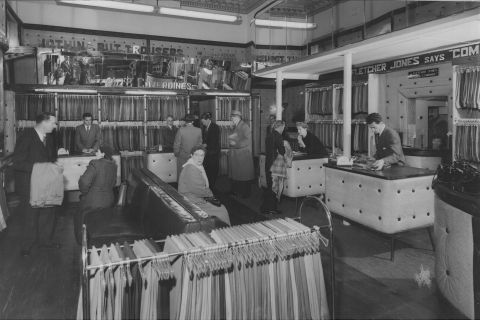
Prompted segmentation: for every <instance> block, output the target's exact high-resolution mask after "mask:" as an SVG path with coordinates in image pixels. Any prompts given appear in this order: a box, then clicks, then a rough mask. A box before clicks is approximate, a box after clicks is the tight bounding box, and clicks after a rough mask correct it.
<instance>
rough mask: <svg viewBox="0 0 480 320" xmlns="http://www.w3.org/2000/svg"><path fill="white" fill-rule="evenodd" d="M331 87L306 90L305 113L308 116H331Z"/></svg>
mask: <svg viewBox="0 0 480 320" xmlns="http://www.w3.org/2000/svg"><path fill="white" fill-rule="evenodd" d="M332 92H333V89H332V87H324V88H315V89H311V90H306V92H305V94H306V95H307V99H306V103H307V106H306V107H307V112H308V113H309V114H319V115H331V114H332V113H333V99H332V94H333V93H332Z"/></svg>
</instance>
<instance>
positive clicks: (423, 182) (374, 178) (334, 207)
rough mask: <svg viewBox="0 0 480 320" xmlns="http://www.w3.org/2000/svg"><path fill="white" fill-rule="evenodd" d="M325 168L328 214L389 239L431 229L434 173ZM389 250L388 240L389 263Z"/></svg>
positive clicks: (406, 170)
mask: <svg viewBox="0 0 480 320" xmlns="http://www.w3.org/2000/svg"><path fill="white" fill-rule="evenodd" d="M325 167H326V171H325V175H326V182H325V183H326V192H325V198H326V199H325V200H326V204H327V206H328V208H329V209H330V210H331V211H332V212H334V213H336V214H338V215H340V216H342V217H345V218H346V219H348V220H351V221H354V222H357V223H359V224H361V225H364V226H366V227H369V228H371V229H373V230H376V231H378V232H381V233H385V234H389V235H393V234H395V233H399V232H403V231H408V230H412V229H419V228H425V227H430V226H432V225H433V219H434V207H433V195H434V194H433V190H432V187H431V184H432V178H433V175H434V171H431V170H427V169H419V168H411V167H401V166H392V167H390V168H386V169H384V170H383V171H378V172H377V171H371V170H364V169H355V168H353V169H352V168H343V167H336V166H334V165H330V164H326V165H325ZM393 250H394V238H393V237H392V252H391V253H392V255H391V259H393Z"/></svg>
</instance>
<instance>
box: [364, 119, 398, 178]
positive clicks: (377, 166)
mask: <svg viewBox="0 0 480 320" xmlns="http://www.w3.org/2000/svg"><path fill="white" fill-rule="evenodd" d="M367 125H368V127H369V128H370V129H371V130H372V131H373V133H374V134H375V145H376V148H377V151H376V152H375V159H376V160H377V161H375V162H374V163H373V164H372V168H373V169H374V170H382V169H383V168H384V167H389V166H391V165H392V164H398V165H404V164H405V156H404V155H403V150H402V143H401V141H400V136H399V135H398V133H397V132H396V131H395V130H393V129H390V128H388V127H386V126H385V123H383V119H382V116H381V115H380V114H378V113H370V114H369V115H368V116H367Z"/></svg>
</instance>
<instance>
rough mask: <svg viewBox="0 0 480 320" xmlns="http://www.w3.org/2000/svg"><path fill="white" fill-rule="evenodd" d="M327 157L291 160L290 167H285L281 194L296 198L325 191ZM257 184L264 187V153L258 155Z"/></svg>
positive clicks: (265, 184) (265, 183)
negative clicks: (258, 170)
mask: <svg viewBox="0 0 480 320" xmlns="http://www.w3.org/2000/svg"><path fill="white" fill-rule="evenodd" d="M327 162H328V158H319V159H298V160H296V159H295V158H294V160H293V161H292V167H291V168H288V169H287V180H286V181H285V188H284V189H283V194H284V195H286V196H287V197H292V198H297V197H305V196H311V195H315V194H323V193H325V168H324V166H323V165H324V164H325V163H327ZM259 165H260V168H259V169H260V175H259V184H260V186H261V187H266V186H267V182H266V178H265V155H260V161H259Z"/></svg>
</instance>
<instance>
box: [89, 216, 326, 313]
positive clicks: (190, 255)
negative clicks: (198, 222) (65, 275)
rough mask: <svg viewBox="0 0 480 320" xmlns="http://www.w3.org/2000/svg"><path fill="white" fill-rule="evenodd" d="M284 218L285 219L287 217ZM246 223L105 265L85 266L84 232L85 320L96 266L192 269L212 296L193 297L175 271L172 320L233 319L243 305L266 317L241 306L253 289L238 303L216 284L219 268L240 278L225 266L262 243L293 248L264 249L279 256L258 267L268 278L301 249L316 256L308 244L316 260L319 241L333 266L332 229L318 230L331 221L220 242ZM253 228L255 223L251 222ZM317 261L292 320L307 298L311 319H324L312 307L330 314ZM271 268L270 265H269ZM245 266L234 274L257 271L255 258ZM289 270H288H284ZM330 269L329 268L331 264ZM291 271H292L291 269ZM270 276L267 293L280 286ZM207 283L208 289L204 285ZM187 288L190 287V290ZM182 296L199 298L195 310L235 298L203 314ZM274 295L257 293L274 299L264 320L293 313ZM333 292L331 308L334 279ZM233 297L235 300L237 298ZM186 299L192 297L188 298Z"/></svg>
mask: <svg viewBox="0 0 480 320" xmlns="http://www.w3.org/2000/svg"><path fill="white" fill-rule="evenodd" d="M329 221H331V220H329ZM284 222H285V223H287V221H286V220H285V221H284ZM270 223H271V224H272V225H273V223H276V224H277V225H282V223H281V221H280V220H276V221H268V222H265V224H266V225H267V224H270ZM295 223H297V222H295ZM297 224H298V225H301V224H299V223H297ZM255 225H260V224H255ZM248 226H249V225H241V226H236V227H232V228H225V229H217V230H218V231H217V232H216V233H215V231H213V232H212V233H211V234H210V235H211V238H210V239H206V238H205V239H206V240H207V242H208V241H212V242H210V243H209V244H208V246H206V247H193V248H189V249H186V250H183V251H179V252H170V253H166V252H157V253H158V255H154V256H150V257H138V258H137V259H131V260H125V261H118V262H115V263H108V264H98V265H95V266H90V265H87V259H88V253H89V252H90V253H92V250H87V247H86V236H85V234H86V233H85V232H84V240H83V247H82V263H83V268H82V292H83V304H82V308H83V315H84V318H87V317H88V316H89V315H90V311H91V310H90V305H89V301H90V291H89V290H90V288H89V277H91V276H92V272H99V271H96V270H100V271H101V272H103V271H104V270H106V271H105V272H114V271H113V270H114V269H115V268H116V267H119V266H124V265H126V266H127V267H129V266H130V265H133V264H135V263H140V264H146V265H148V263H149V262H151V261H154V262H155V261H156V260H158V259H160V260H161V261H162V262H165V261H170V263H171V265H172V266H173V267H174V268H177V267H178V266H181V267H182V270H184V269H185V268H187V269H185V270H192V271H191V272H193V275H195V274H196V276H195V278H193V279H197V280H193V281H194V282H193V283H194V285H195V283H198V284H197V285H203V286H204V289H205V288H210V289H208V290H212V292H210V291H208V292H209V294H211V296H208V297H209V298H205V297H203V295H197V294H196V293H195V289H192V288H190V287H188V289H187V287H185V285H187V283H190V284H191V281H192V278H190V277H189V276H187V277H186V278H185V277H184V276H183V272H184V271H179V273H177V274H176V281H177V282H179V283H180V285H182V288H183V289H182V291H181V295H176V294H175V292H174V291H172V293H170V300H171V302H170V305H171V306H174V307H171V308H172V309H173V308H178V310H177V312H176V313H175V311H171V312H173V313H170V317H172V316H173V317H174V318H176V319H189V318H214V315H217V316H218V315H219V314H220V313H221V312H223V313H221V314H222V315H223V316H224V317H226V318H227V319H232V318H237V317H238V316H239V313H238V312H241V309H242V308H241V307H240V305H242V306H243V308H244V309H243V310H244V312H246V313H243V315H245V314H249V315H250V317H258V316H260V317H261V318H265V313H261V314H260V315H259V314H257V316H255V315H254V311H253V310H248V308H247V309H245V303H246V301H247V300H248V301H250V303H253V300H252V299H253V292H252V296H251V297H248V298H246V297H245V296H244V298H243V300H241V303H239V300H238V299H239V296H238V295H237V292H236V291H235V290H234V289H233V288H234V287H232V290H233V291H225V292H223V291H222V289H223V288H225V290H227V289H226V288H227V287H228V283H223V280H222V282H221V283H218V280H219V279H223V272H225V275H224V276H225V277H227V274H228V276H229V277H230V281H232V278H231V277H234V278H235V277H236V276H238V273H237V271H235V270H233V271H232V270H230V272H228V273H227V269H226V268H229V267H228V265H229V264H231V263H233V261H237V260H236V258H237V257H238V255H239V254H240V253H241V252H243V254H247V256H248V253H247V252H249V250H250V254H253V255H254V256H256V257H261V256H262V254H265V253H266V252H263V253H262V252H261V250H260V251H259V250H258V249H260V248H262V246H265V248H267V247H268V246H272V245H273V247H272V249H273V248H275V245H279V244H281V243H284V244H290V246H289V247H290V248H288V246H287V247H285V248H284V249H285V250H287V251H285V252H291V253H290V255H289V256H288V258H287V257H286V256H285V257H284V258H282V256H281V251H282V249H281V248H280V251H277V249H279V248H278V247H277V249H273V250H267V252H268V254H267V256H268V257H270V258H272V257H273V258H275V261H277V259H278V261H277V262H274V261H273V260H272V261H270V262H267V261H269V260H268V258H267V260H265V261H266V264H265V263H260V264H259V265H258V268H260V269H262V268H263V269H262V270H264V271H263V272H265V271H267V272H268V270H270V272H273V273H270V274H271V276H272V275H273V274H276V275H277V276H279V275H280V274H281V273H279V272H280V269H278V268H281V267H280V266H282V265H284V266H286V267H288V263H287V260H290V266H291V268H293V265H292V263H293V260H295V261H297V260H296V259H302V257H303V254H302V253H301V252H305V254H306V257H307V256H308V257H312V258H310V259H314V258H313V257H314V256H311V254H315V253H314V252H313V251H308V249H307V251H302V250H305V249H306V248H308V246H313V247H315V248H317V249H314V251H315V252H317V253H316V255H317V257H318V259H320V250H321V245H320V243H323V245H325V246H326V247H327V246H328V245H329V244H330V246H331V247H330V255H331V256H330V259H331V261H330V262H331V265H332V266H334V265H333V263H334V261H333V247H332V244H333V243H332V241H333V235H332V232H330V240H329V239H327V238H325V237H323V235H321V233H320V229H321V228H325V227H327V228H329V229H330V231H332V229H331V223H329V225H328V226H322V227H315V228H313V229H310V228H307V227H305V226H303V225H301V226H302V228H303V230H300V229H299V230H298V231H296V232H288V233H284V234H282V233H281V234H279V235H270V236H268V237H259V238H255V239H248V240H245V241H237V242H229V243H222V240H221V239H222V233H223V235H224V236H226V235H228V232H229V230H232V232H234V231H235V230H237V231H235V232H238V231H239V230H246V231H247V233H248V230H249V229H248ZM251 226H253V225H251ZM84 231H85V230H84ZM250 231H251V230H250ZM270 231H271V230H270ZM225 232H227V233H225ZM198 234H200V233H198ZM205 235H206V234H200V236H202V237H205ZM185 236H186V237H188V236H195V234H185ZM174 237H184V236H183V235H179V236H174ZM214 239H216V240H214ZM295 239H298V240H297V241H300V242H297V243H296V244H295V242H292V240H295ZM302 239H304V240H302ZM305 239H310V240H312V239H316V240H315V241H313V242H308V241H306V240H305ZM171 240H172V239H170V242H168V241H169V239H168V238H167V244H166V246H169V245H170V248H171V245H172V244H173V243H174V242H172V241H171ZM305 241H306V242H305ZM313 247H312V248H313ZM292 248H293V251H291V250H292ZM102 250H103V249H102ZM252 250H253V251H252ZM288 250H290V251H288ZM285 252H283V253H285ZM295 252H298V253H299V254H300V256H296V254H295ZM96 253H97V252H95V254H96ZM229 253H230V255H228V254H229ZM232 253H233V254H232ZM291 254H293V255H291ZM242 257H245V256H242ZM296 257H298V258H296ZM179 258H181V259H179ZM212 258H214V259H217V260H216V262H214V263H213V264H210V265H209V264H208V263H207V264H205V263H206V262H207V261H205V260H206V259H208V260H212ZM199 259H200V260H199ZM218 259H220V260H218ZM229 259H233V260H232V261H230V260H229ZM262 259H263V258H260V260H257V263H259V262H260V261H263V260H262ZM284 259H287V260H284ZM305 259H306V258H305ZM195 261H196V262H195ZM222 261H223V262H222ZM239 261H242V260H239ZM246 261H250V260H249V259H247V260H243V263H246ZM302 261H303V260H302ZM305 261H307V260H305ZM318 261H320V260H318ZM313 262H314V260H311V265H312V266H313V265H314V263H313ZM192 263H193V266H194V268H193V269H188V267H186V266H187V265H188V266H190V267H191V266H192ZM196 263H197V264H196ZM198 263H199V264H198ZM222 263H223V264H222ZM273 263H274V264H273ZM285 263H287V265H285ZM298 263H301V262H300V260H298ZM318 264H320V269H319V270H320V271H321V272H319V273H318V274H317V273H316V272H313V273H308V274H307V275H308V276H309V277H313V279H316V280H315V281H314V282H313V284H312V283H311V282H309V284H308V287H309V288H308V289H309V290H308V291H307V290H306V288H303V287H299V288H301V289H299V290H301V291H302V293H303V295H304V296H303V298H304V299H307V300H305V301H307V302H305V301H304V299H303V298H302V299H300V300H298V301H297V300H296V301H297V306H296V308H295V310H297V313H296V314H295V317H293V318H296V319H298V318H303V316H302V315H304V313H302V312H301V311H304V309H302V306H298V303H300V304H303V305H305V303H307V305H308V304H309V302H308V301H310V306H311V308H312V309H309V310H311V312H312V315H314V316H313V317H312V318H315V319H316V318H318V319H323V318H325V314H323V313H322V312H321V311H316V313H315V312H314V311H315V310H317V309H318V310H323V312H327V316H326V317H328V306H327V305H326V301H327V299H326V294H325V290H324V282H323V271H322V268H321V262H317V266H318ZM249 266H250V267H249ZM306 266H307V267H308V265H306ZM231 267H233V269H235V264H233V266H231ZM272 267H273V269H272ZM139 268H140V269H141V268H142V267H139ZM243 268H247V269H243V271H238V272H240V273H241V274H242V273H245V276H247V275H248V274H250V273H249V272H248V269H249V268H250V270H251V271H250V272H254V271H255V272H260V271H259V270H260V269H258V270H257V269H256V268H255V259H254V260H252V264H250V262H248V263H247V264H245V265H244V267H243ZM265 268H267V269H265ZM275 268H277V271H274V270H276V269H275ZM109 270H110V271H109ZM215 270H217V271H215ZM287 270H288V268H287ZM307 270H308V269H307ZM314 270H316V269H314ZM330 271H331V272H333V268H332V270H330ZM185 272H186V271H185ZM219 272H220V273H219ZM290 272H293V269H292V270H291V271H290ZM97 274H98V273H97ZM187 274H189V273H187ZM208 274H210V276H208ZM250 275H253V273H251V274H250ZM284 276H288V277H287V278H284V281H287V283H286V284H287V285H288V284H289V283H290V273H288V272H287V274H284ZM297 276H298V275H297ZM197 277H198V278H197ZM205 277H207V278H205ZM212 277H213V278H212ZM320 278H321V279H320ZM225 279H227V278H225ZM242 279H243V278H242ZM267 279H268V278H267ZM272 279H274V278H270V288H268V281H267V283H264V285H263V286H261V287H262V288H264V289H266V290H267V291H268V290H272V287H271V286H272V281H274V282H273V284H275V287H276V285H278V282H275V281H278V279H277V280H272ZM287 279H288V280H287ZM331 279H334V274H333V273H332V277H331ZM249 280H250V283H257V282H256V281H254V282H252V281H253V278H249ZM304 280H305V278H304ZM205 281H206V282H205ZM211 281H213V284H214V285H213V286H212V282H211ZM216 281H217V282H216ZM233 281H235V280H233ZM236 281H240V278H237V280H236ZM243 281H248V279H247V278H246V280H243ZM294 281H295V280H294V279H293V278H292V283H293V282H294ZM297 281H298V279H297ZM227 282H228V281H227ZM215 283H216V285H215ZM234 283H235V282H234ZM299 284H300V283H299ZM320 284H321V285H322V286H323V291H322V290H320V291H318V290H317V289H318V288H316V287H318V286H319V285H320ZM205 285H206V286H207V287H205ZM219 285H220V287H218V286H219ZM222 285H226V287H222ZM265 286H266V287H265ZM219 288H220V291H219ZM247 288H251V287H247ZM177 289H179V288H177ZM280 289H285V288H283V287H278V288H277V287H276V290H273V291H272V292H275V295H277V292H278V294H280V293H281V290H280ZM174 290H175V289H174ZM185 290H188V293H187V292H186V291H185ZM192 290H193V291H192ZM232 292H233V293H232ZM262 292H263V291H262ZM262 292H259V293H262ZM283 292H285V291H283ZM289 292H290V291H289ZM313 292H315V295H313ZM92 294H94V295H95V294H96V293H95V292H92ZM185 294H188V295H189V299H194V300H195V301H197V300H198V299H200V300H201V302H199V301H197V308H198V305H199V303H200V305H202V303H203V302H205V300H202V299H211V300H206V301H209V302H211V303H214V304H215V303H217V304H220V300H218V299H220V298H219V297H220V296H222V297H224V296H225V294H226V295H227V296H230V295H229V294H233V297H232V301H230V304H229V303H227V305H226V308H227V309H226V311H225V309H222V311H220V309H218V308H213V307H212V308H211V307H210V306H209V304H208V303H207V306H206V307H204V308H203V309H201V310H202V313H201V315H200V314H198V315H197V314H196V313H195V312H192V311H191V305H190V304H184V303H186V300H183V299H186V298H185V297H184V296H185ZM299 294H300V293H299ZM305 294H307V296H305ZM317 294H318V297H319V301H316V300H315V299H314V300H312V296H314V297H317ZM322 294H323V296H322ZM275 295H271V296H270V295H268V297H269V298H268V297H267V296H261V297H263V299H267V298H268V299H267V301H268V303H269V302H270V300H271V299H273V300H272V313H267V314H268V316H267V318H276V317H275V314H276V313H275V312H278V314H279V315H281V314H285V313H281V310H282V309H283V311H284V312H287V313H288V312H290V313H291V314H292V315H293V312H294V311H292V310H287V308H286V303H285V305H283V304H282V303H279V302H278V301H277V302H276V303H275V301H274V300H275V299H278V300H280V299H281V298H279V297H278V296H277V297H275ZM283 295H284V298H285V299H287V298H286V296H285V294H283ZM331 295H332V306H333V296H334V282H332V291H331ZM247 296H248V295H247ZM144 297H145V296H143V295H142V299H143V298H144ZM180 297H181V298H182V308H180V307H179V306H180V305H179V304H177V303H175V302H176V300H177V299H179V298H180ZM308 297H310V300H309V299H308ZM322 297H323V299H322ZM235 298H236V299H237V300H235ZM172 299H173V300H172ZM196 299H197V300H196ZM245 299H246V300H245ZM249 299H250V300H249ZM291 299H292V296H289V302H290V303H292V300H291ZM293 299H294V300H295V299H297V296H296V295H294V297H293ZM154 301H155V300H154ZM188 301H190V300H188ZM285 301H287V300H285ZM322 301H323V302H324V304H322ZM150 302H151V300H150ZM222 302H224V303H225V302H226V301H222ZM142 304H143V300H142ZM154 304H155V303H154ZM193 305H195V304H193ZM275 305H276V308H275V307H273V306H275ZM142 306H143V305H142ZM322 306H323V309H322ZM307 307H308V306H307ZM153 308H157V307H156V306H154V307H153ZM189 308H190V309H189ZM200 308H201V307H200ZM308 308H310V307H308ZM186 309H188V310H186ZM257 309H258V308H257ZM93 310H96V309H93ZM205 310H207V311H205ZM269 310H270V309H268V308H267V312H268V311H269ZM276 310H277V311H276ZM156 311H157V310H155V312H154V314H155V315H156ZM189 311H190V313H189ZM208 311H210V312H211V313H210V312H208ZM229 311H230V312H229ZM262 311H263V310H260V311H258V310H257V311H256V312H262ZM225 312H226V313H225ZM235 312H237V313H235ZM112 314H113V313H112ZM145 314H150V313H148V312H147V313H143V311H142V315H145ZM159 315H160V313H159ZM225 315H226V316H225ZM299 315H300V317H299ZM308 315H309V316H308V317H311V316H310V314H308ZM332 316H333V307H332ZM142 318H143V317H142Z"/></svg>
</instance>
